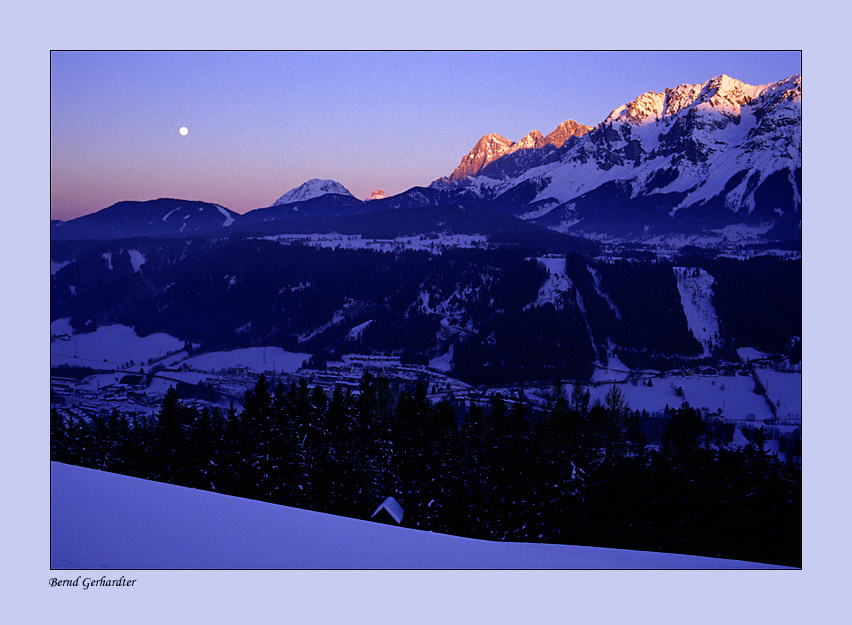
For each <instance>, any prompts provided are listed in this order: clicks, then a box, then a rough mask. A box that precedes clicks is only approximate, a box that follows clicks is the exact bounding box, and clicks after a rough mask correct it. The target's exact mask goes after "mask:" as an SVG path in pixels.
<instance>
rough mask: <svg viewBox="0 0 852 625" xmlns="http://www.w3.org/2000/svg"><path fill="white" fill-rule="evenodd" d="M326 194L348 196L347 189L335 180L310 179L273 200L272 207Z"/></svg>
mask: <svg viewBox="0 0 852 625" xmlns="http://www.w3.org/2000/svg"><path fill="white" fill-rule="evenodd" d="M327 193H337V194H339V195H349V196H352V194H351V193H350V192H349V189H347V188H346V187H344V186H343V185H342V184H340V183H339V182H337V181H336V180H320V179H319V178H311V179H310V180H308V181H307V182H304V183H302V184H301V185H299V186H298V187H296V188H295V189H290V190H289V191H287V193H285V194H284V195H282V196H281V197H280V198H278V199H277V200H275V203H274V204H273V206H278V205H280V204H291V203H292V202H302V201H304V200H310V199H311V198H315V197H319V196H321V195H325V194H327Z"/></svg>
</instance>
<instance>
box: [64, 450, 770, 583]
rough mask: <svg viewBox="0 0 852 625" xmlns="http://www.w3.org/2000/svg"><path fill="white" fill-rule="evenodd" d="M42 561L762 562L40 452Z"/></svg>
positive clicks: (143, 565) (411, 565) (291, 564)
mask: <svg viewBox="0 0 852 625" xmlns="http://www.w3.org/2000/svg"><path fill="white" fill-rule="evenodd" d="M50 476H51V485H50V491H51V492H50V497H51V504H50V505H51V515H50V566H51V568H52V569H767V568H783V567H776V566H770V565H765V564H756V563H752V562H742V561H737V560H721V559H714V558H703V557H698V556H685V555H675V554H666V553H652V552H642V551H628V550H621V549H603V548H595V547H578V546H569V545H546V544H533V543H501V542H491V541H484V540H474V539H470V538H459V537H456V536H448V535H444V534H435V533H431V532H423V531H418V530H412V529H406V528H400V527H391V526H387V525H381V524H377V523H373V522H370V521H360V520H357V519H349V518H344V517H338V516H333V515H329V514H322V513H319V512H311V511H308V510H300V509H297V508H289V507H285V506H277V505H273V504H268V503H263V502H259V501H252V500H248V499H240V498H237V497H231V496H227V495H220V494H217V493H211V492H205V491H200V490H195V489H191V488H184V487H180V486H172V485H170V484H161V483H158V482H152V481H148V480H141V479H137V478H132V477H127V476H123V475H117V474H114V473H106V472H103V471H94V470H92V469H85V468H81V467H75V466H70V465H65V464H60V463H57V462H51V471H50Z"/></svg>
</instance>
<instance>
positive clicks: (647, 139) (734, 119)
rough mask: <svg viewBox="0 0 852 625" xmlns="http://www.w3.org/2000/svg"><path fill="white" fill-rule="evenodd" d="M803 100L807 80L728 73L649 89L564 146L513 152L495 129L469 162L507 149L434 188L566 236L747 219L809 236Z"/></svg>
mask: <svg viewBox="0 0 852 625" xmlns="http://www.w3.org/2000/svg"><path fill="white" fill-rule="evenodd" d="M801 99H802V81H801V76H792V77H790V78H787V79H785V80H782V81H779V82H776V83H772V84H768V85H761V86H753V85H748V84H746V83H743V82H741V81H739V80H736V79H734V78H731V77H729V76H726V75H722V76H718V77H716V78H713V79H711V80H708V81H707V82H705V83H700V84H695V85H680V86H678V87H675V88H670V89H666V90H665V91H663V92H654V91H649V92H647V93H644V94H642V95H640V96H639V97H637V98H636V99H634V100H632V101H631V102H628V103H626V104H623V105H621V106H619V107H617V108H615V109H614V110H613V111H612V112H611V113H610V114H609V115H608V116H607V118H606V119H605V120H603V121H602V122H601V123H599V124H597V125H596V126H595V127H593V128H592V129H590V130H589V131H588V132H586V133H583V134H582V135H580V134H579V133H575V134H574V135H573V136H572V137H570V138H569V139H568V140H566V142H565V143H564V144H563V145H562V146H561V148H559V149H553V148H548V147H547V146H543V147H535V146H533V147H530V148H524V149H517V148H516V149H514V150H512V148H511V146H503V144H502V143H500V144H499V145H498V144H494V142H493V141H491V142H490V143H489V141H486V138H487V137H492V136H493V135H487V136H486V137H484V138H483V139H482V140H480V142H479V143H478V144H477V147H476V148H474V151H472V152H471V155H473V154H474V152H477V154H478V155H479V156H476V157H474V156H471V155H468V157H465V158H466V159H469V160H470V161H471V162H473V161H477V159H479V160H482V156H483V155H485V160H486V161H487V160H488V156H487V154H488V150H489V149H491V151H492V152H494V151H495V150H497V151H499V150H498V147H499V149H503V150H504V151H505V155H502V156H501V157H500V158H497V159H493V160H491V161H490V162H489V163H486V164H485V165H484V166H483V167H481V168H480V169H479V170H478V171H476V173H475V174H471V175H467V176H457V175H456V172H454V174H453V176H451V177H450V178H442V179H439V180H436V181H435V182H434V183H432V185H431V186H432V188H436V189H441V190H444V191H449V192H451V193H455V194H472V195H475V196H478V197H480V198H483V199H486V198H487V199H489V200H490V201H491V202H492V203H494V204H496V205H500V204H502V205H503V206H504V207H505V208H508V209H509V210H511V211H512V212H514V213H516V214H518V215H519V216H521V217H523V218H525V219H531V220H534V221H537V222H538V223H541V224H543V225H546V226H548V227H550V228H553V229H556V230H560V231H569V230H573V231H579V232H585V233H615V234H622V235H624V234H632V235H634V236H641V235H643V234H645V233H658V232H661V231H667V230H668V231H696V230H701V229H708V228H709V229H724V228H725V227H727V226H731V225H742V224H746V225H749V226H754V227H763V228H765V232H766V233H769V232H770V231H771V230H773V229H775V230H776V232H775V234H777V235H778V236H780V237H782V238H784V237H787V238H797V237H798V236H800V235H798V230H799V229H800V228H801V155H802V139H801ZM525 139H526V138H525ZM495 141H496V140H495ZM518 143H521V142H518ZM480 144H482V145H480ZM493 145H498V147H493ZM511 145H516V144H511ZM500 146H502V147H500ZM480 149H481V150H484V152H480V151H478V150H480ZM463 164H465V161H464V160H463ZM456 171H457V172H458V171H459V170H456ZM519 200H520V201H519Z"/></svg>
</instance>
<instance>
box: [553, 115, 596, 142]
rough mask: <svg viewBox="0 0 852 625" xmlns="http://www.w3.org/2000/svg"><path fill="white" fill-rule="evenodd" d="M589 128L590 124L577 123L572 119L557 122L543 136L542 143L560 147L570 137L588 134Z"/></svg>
mask: <svg viewBox="0 0 852 625" xmlns="http://www.w3.org/2000/svg"><path fill="white" fill-rule="evenodd" d="M591 129H592V127H591V126H586V125H585V124H578V123H577V122H575V121H574V120H573V119H569V120H568V121H564V122H562V123H561V124H559V125H558V126H557V127H556V128H555V129H554V130H553V132H551V133H550V134H549V135H547V136H546V137H545V138H544V144H545V145H552V146H554V147H557V148H561V147H562V146H563V145H564V143H565V142H566V141H568V139H570V138H571V137H582V136H583V135H585V134H588V132H589V131H590V130H591Z"/></svg>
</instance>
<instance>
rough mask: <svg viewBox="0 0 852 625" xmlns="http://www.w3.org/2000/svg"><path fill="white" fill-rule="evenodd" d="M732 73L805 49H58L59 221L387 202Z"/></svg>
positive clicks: (786, 60) (54, 145) (767, 77)
mask: <svg viewBox="0 0 852 625" xmlns="http://www.w3.org/2000/svg"><path fill="white" fill-rule="evenodd" d="M722 73H725V74H728V75H730V76H733V77H734V78H738V79H740V80H743V81H745V82H747V83H750V84H764V83H768V82H774V81H776V80H781V79H783V78H786V77H788V76H790V75H792V74H797V73H801V55H800V53H799V52H503V53H494V52H410V53H396V52H326V53H321V52H264V53H260V52H230V53H229V52H221V53H215V52H137V53H119V52H89V53H86V52H53V53H52V54H51V165H50V167H51V216H52V218H54V219H71V218H74V217H77V216H80V215H83V214H86V213H90V212H94V211H97V210H100V209H102V208H105V207H106V206H109V205H111V204H113V203H115V202H118V201H121V200H148V199H153V198H157V197H178V198H184V199H197V200H206V201H210V202H215V203H218V204H221V205H223V206H227V207H228V208H230V209H232V210H235V211H237V212H240V213H243V212H245V211H247V210H250V209H253V208H259V207H263V206H268V205H270V204H271V203H272V202H274V201H275V199H276V198H278V197H279V196H280V195H282V194H283V193H285V192H286V191H288V190H290V189H291V188H293V187H295V186H298V185H299V184H301V183H302V182H304V181H305V180H307V179H309V178H331V179H334V180H337V181H338V182H340V183H342V184H343V185H344V186H346V187H347V188H348V189H349V190H350V191H351V192H352V193H353V194H354V195H355V196H356V197H359V198H364V197H366V196H367V195H369V193H370V191H371V190H372V189H376V188H382V189H384V191H385V193H386V194H387V195H392V194H395V193H399V192H401V191H404V190H406V189H408V188H410V187H412V186H416V185H428V184H429V183H430V182H431V181H432V180H434V179H436V178H439V177H440V176H444V175H449V174H450V173H451V172H452V171H453V169H454V168H455V167H456V166H457V165H458V163H459V161H460V160H461V157H462V156H464V155H465V154H467V152H468V151H469V150H470V149H471V147H473V145H474V143H475V142H476V140H477V139H479V137H480V136H482V135H483V134H487V133H489V132H497V133H499V134H502V135H504V136H505V137H507V138H509V139H512V140H515V141H516V140H518V139H520V138H521V137H522V136H523V135H525V134H526V133H527V132H529V131H530V130H533V129H538V130H540V131H541V132H542V133H544V134H547V133H548V132H550V131H551V130H553V129H554V128H555V127H556V126H557V125H558V124H560V123H561V122H563V121H565V120H567V119H574V120H576V121H578V122H581V123H584V124H589V125H594V124H596V123H598V122H600V121H602V120H603V119H604V118H605V117H606V115H607V114H609V112H610V111H611V110H612V109H614V108H616V107H617V106H620V105H621V104H624V103H626V102H628V101H629V100H632V99H633V98H635V97H636V96H638V95H640V94H642V93H644V92H646V91H650V90H654V91H662V90H663V89H665V88H666V87H675V86H677V85H679V84H682V83H698V82H704V81H706V80H708V79H709V78H712V77H713V76H717V75H719V74H722ZM181 126H186V127H188V128H189V134H188V135H187V136H185V137H182V136H181V135H180V134H179V132H178V130H179V128H180V127H181Z"/></svg>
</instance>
